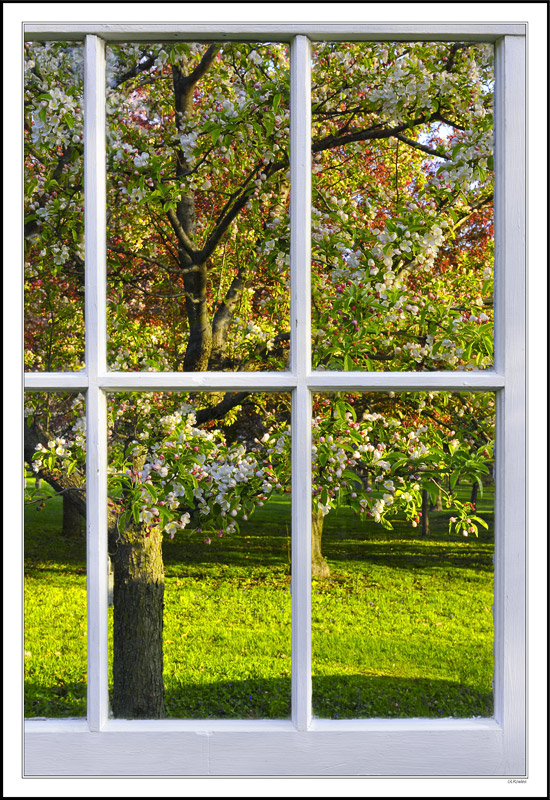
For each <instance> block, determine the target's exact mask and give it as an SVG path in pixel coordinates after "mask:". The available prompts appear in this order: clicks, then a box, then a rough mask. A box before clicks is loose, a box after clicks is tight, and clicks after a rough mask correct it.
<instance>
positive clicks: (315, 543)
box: [311, 511, 330, 578]
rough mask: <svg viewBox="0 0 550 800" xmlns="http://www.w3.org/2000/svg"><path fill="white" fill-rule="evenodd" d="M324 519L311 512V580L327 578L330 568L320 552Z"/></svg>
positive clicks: (317, 513)
mask: <svg viewBox="0 0 550 800" xmlns="http://www.w3.org/2000/svg"><path fill="white" fill-rule="evenodd" d="M324 519H325V518H324V516H323V515H322V514H321V512H320V511H314V512H313V514H312V521H311V576H312V577H313V578H328V576H329V575H330V567H329V565H328V564H327V562H326V561H325V558H324V556H323V553H322V552H321V539H322V536H323V522H324Z"/></svg>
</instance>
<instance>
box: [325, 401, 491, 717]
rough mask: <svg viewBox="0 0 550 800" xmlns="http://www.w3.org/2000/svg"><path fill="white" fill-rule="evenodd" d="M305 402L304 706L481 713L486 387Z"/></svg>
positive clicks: (487, 508)
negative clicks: (308, 484) (310, 414)
mask: <svg viewBox="0 0 550 800" xmlns="http://www.w3.org/2000/svg"><path fill="white" fill-rule="evenodd" d="M314 410H315V419H314V426H313V433H314V443H315V444H314V460H313V464H314V502H313V534H314V536H313V543H314V549H313V564H312V566H313V586H312V630H313V633H312V650H313V668H312V672H313V708H314V713H315V715H316V716H318V717H324V718H327V717H328V718H335V719H337V718H340V717H341V718H344V717H358V718H361V717H363V718H373V717H464V718H467V717H490V716H491V715H492V713H493V694H492V678H493V640H494V630H493V617H492V606H493V595H494V590H493V552H494V492H495V487H494V483H493V465H494V461H493V449H494V418H495V403H494V395H493V394H488V393H479V394H477V393H476V394H474V393H449V392H439V393H438V392H430V393H399V394H396V395H394V393H389V394H387V393H382V392H381V393H377V394H354V395H327V394H323V395H321V394H319V395H316V396H315V400H314Z"/></svg>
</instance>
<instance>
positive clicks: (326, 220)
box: [312, 42, 494, 371]
mask: <svg viewBox="0 0 550 800" xmlns="http://www.w3.org/2000/svg"><path fill="white" fill-rule="evenodd" d="M313 63H314V67H313V99H312V120H313V131H312V135H313V148H312V149H313V217H312V237H313V243H312V259H313V260H312V267H313V268H312V287H313V288H312V291H313V296H312V299H313V313H312V324H313V337H312V338H313V341H312V344H313V363H314V367H316V368H318V369H340V370H400V371H403V370H415V371H416V370H427V371H433V370H441V369H452V370H454V369H468V370H471V369H484V368H489V367H492V365H493V251H494V243H493V155H492V152H493V113H492V106H493V84H494V76H493V47H492V45H486V44H476V43H472V42H468V43H460V42H459V43H451V42H436V43H430V42H416V43H408V42H399V43H391V42H389V43H388V42H375V43H367V42H365V43H361V44H357V43H354V44H346V43H332V42H327V43H320V44H317V45H315V50H314V62H313Z"/></svg>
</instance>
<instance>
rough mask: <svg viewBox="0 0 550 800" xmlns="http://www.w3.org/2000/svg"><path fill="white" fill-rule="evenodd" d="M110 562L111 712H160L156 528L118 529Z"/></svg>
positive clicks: (157, 715) (160, 588) (147, 715)
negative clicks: (111, 565)
mask: <svg viewBox="0 0 550 800" xmlns="http://www.w3.org/2000/svg"><path fill="white" fill-rule="evenodd" d="M111 558H112V561H113V565H114V609H113V713H114V715H115V717H119V718H123V719H161V718H162V717H164V715H165V712H164V680H163V651H162V629H163V623H162V619H163V611H164V565H163V561H162V532H161V531H160V530H159V529H158V528H153V529H152V530H150V531H148V530H147V529H146V528H145V526H142V525H134V526H131V527H129V528H127V529H126V530H125V531H124V532H123V533H122V534H119V537H118V542H117V543H116V551H115V552H114V553H113V554H112V555H111Z"/></svg>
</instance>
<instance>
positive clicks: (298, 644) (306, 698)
mask: <svg viewBox="0 0 550 800" xmlns="http://www.w3.org/2000/svg"><path fill="white" fill-rule="evenodd" d="M310 77H311V45H310V42H309V39H308V38H307V37H305V36H297V37H296V38H295V39H293V41H292V45H291V53H290V87H291V88H290V185H291V190H290V231H291V234H290V274H291V290H290V320H291V333H290V337H291V338H290V357H291V369H292V373H293V375H294V377H295V380H296V389H295V390H294V392H293V395H292V721H293V723H294V725H295V727H296V728H298V730H306V729H307V728H308V726H309V724H310V721H311V393H310V391H309V387H308V385H307V376H308V375H309V373H310V371H311V275H310V262H311V110H310V105H311V103H310V94H311V88H310V87H311V80H310Z"/></svg>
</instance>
